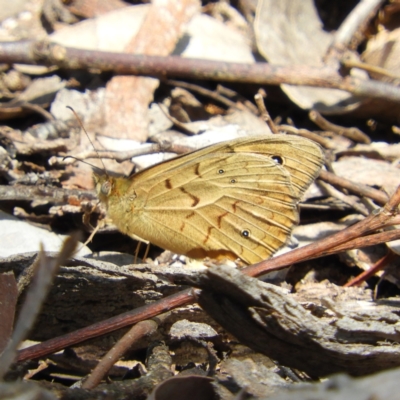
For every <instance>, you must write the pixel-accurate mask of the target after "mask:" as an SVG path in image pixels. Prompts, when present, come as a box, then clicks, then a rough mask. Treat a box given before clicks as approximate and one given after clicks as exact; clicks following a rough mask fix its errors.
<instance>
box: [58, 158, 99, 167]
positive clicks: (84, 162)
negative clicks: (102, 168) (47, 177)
mask: <svg viewBox="0 0 400 400" xmlns="http://www.w3.org/2000/svg"><path fill="white" fill-rule="evenodd" d="M67 158H73V159H74V160H76V161H79V162H81V163H83V164H86V165H89V166H90V167H92V168H93V169H97V170H99V168H98V167H96V166H95V165H93V164H90V163H88V162H87V161H84V160H82V159H81V158H79V157H75V156H65V157H63V161H65V160H66V159H67Z"/></svg>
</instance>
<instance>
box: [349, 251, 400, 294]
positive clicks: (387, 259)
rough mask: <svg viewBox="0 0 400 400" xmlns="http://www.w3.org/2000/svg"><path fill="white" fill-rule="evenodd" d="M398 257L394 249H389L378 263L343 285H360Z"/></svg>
mask: <svg viewBox="0 0 400 400" xmlns="http://www.w3.org/2000/svg"><path fill="white" fill-rule="evenodd" d="M398 257H399V256H398V255H397V254H395V253H393V251H391V250H390V249H389V252H388V253H387V254H386V255H385V256H384V257H382V258H381V259H380V260H379V261H378V262H377V263H375V264H374V265H373V266H372V267H371V268H370V269H368V270H366V271H364V272H362V273H361V274H360V275H358V276H356V277H355V278H353V279H352V280H350V281H349V282H347V283H346V284H345V285H343V286H344V287H350V286H359V285H360V284H361V283H362V282H365V281H366V280H367V279H368V278H370V277H371V276H373V275H375V274H376V273H377V272H379V271H381V270H382V269H384V268H385V267H386V266H387V265H388V264H389V263H391V262H392V261H394V260H396V259H397V258H398Z"/></svg>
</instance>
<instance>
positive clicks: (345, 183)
mask: <svg viewBox="0 0 400 400" xmlns="http://www.w3.org/2000/svg"><path fill="white" fill-rule="evenodd" d="M319 179H322V180H323V181H324V182H327V183H330V184H331V185H333V186H337V187H340V188H343V189H348V190H349V191H351V192H352V193H355V194H357V195H359V196H365V197H369V198H370V199H372V200H374V201H376V202H377V203H378V204H381V205H383V204H385V203H386V202H387V201H388V197H387V195H386V194H385V193H384V192H382V191H380V190H377V189H374V188H371V187H369V186H366V185H362V184H361V183H356V182H353V181H349V180H348V179H346V178H342V177H340V176H337V175H335V174H332V173H331V172H328V171H323V170H322V171H321V172H320V174H319Z"/></svg>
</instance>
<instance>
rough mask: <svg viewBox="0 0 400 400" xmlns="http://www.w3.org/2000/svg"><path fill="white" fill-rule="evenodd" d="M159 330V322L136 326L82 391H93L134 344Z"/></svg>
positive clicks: (142, 323) (101, 364) (117, 344)
mask: <svg viewBox="0 0 400 400" xmlns="http://www.w3.org/2000/svg"><path fill="white" fill-rule="evenodd" d="M157 328H158V322H156V321H155V320H147V321H141V322H138V323H137V324H136V325H134V326H133V327H132V328H131V329H130V330H129V331H128V332H127V333H126V334H125V335H124V336H123V337H122V338H121V339H120V340H118V342H117V343H116V345H115V346H114V347H113V348H112V349H111V350H110V351H109V352H108V353H107V354H106V355H105V356H104V357H103V358H102V360H101V361H100V362H99V363H98V364H97V366H96V368H95V369H94V370H93V371H92V373H91V374H90V375H89V377H88V378H87V379H86V380H85V381H84V382H83V384H82V389H93V388H94V387H96V386H97V385H98V384H99V383H100V381H101V380H102V379H103V378H104V376H105V375H106V374H107V373H108V371H109V370H110V369H111V368H112V366H113V365H114V364H115V363H116V362H117V361H118V360H119V359H120V358H121V357H122V356H123V355H124V354H125V353H126V351H127V350H128V349H129V348H130V347H131V346H132V344H133V343H135V342H136V341H138V340H139V339H140V338H142V337H143V336H147V335H151V334H153V333H154V332H156V330H157Z"/></svg>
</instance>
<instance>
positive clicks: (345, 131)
mask: <svg viewBox="0 0 400 400" xmlns="http://www.w3.org/2000/svg"><path fill="white" fill-rule="evenodd" d="M308 117H309V118H310V119H311V121H313V122H314V123H315V124H316V125H318V126H319V127H320V128H321V129H323V130H325V131H331V132H334V133H336V134H338V135H341V136H345V137H347V138H349V139H351V140H354V141H356V142H360V143H367V144H368V143H371V139H370V138H369V137H368V136H367V135H366V134H365V133H364V132H362V131H361V130H360V129H358V128H346V127H344V126H340V125H335V124H332V122H329V121H328V120H327V119H325V118H324V117H323V116H322V115H321V114H320V113H319V112H318V111H316V110H312V111H310V112H309V114H308Z"/></svg>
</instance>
